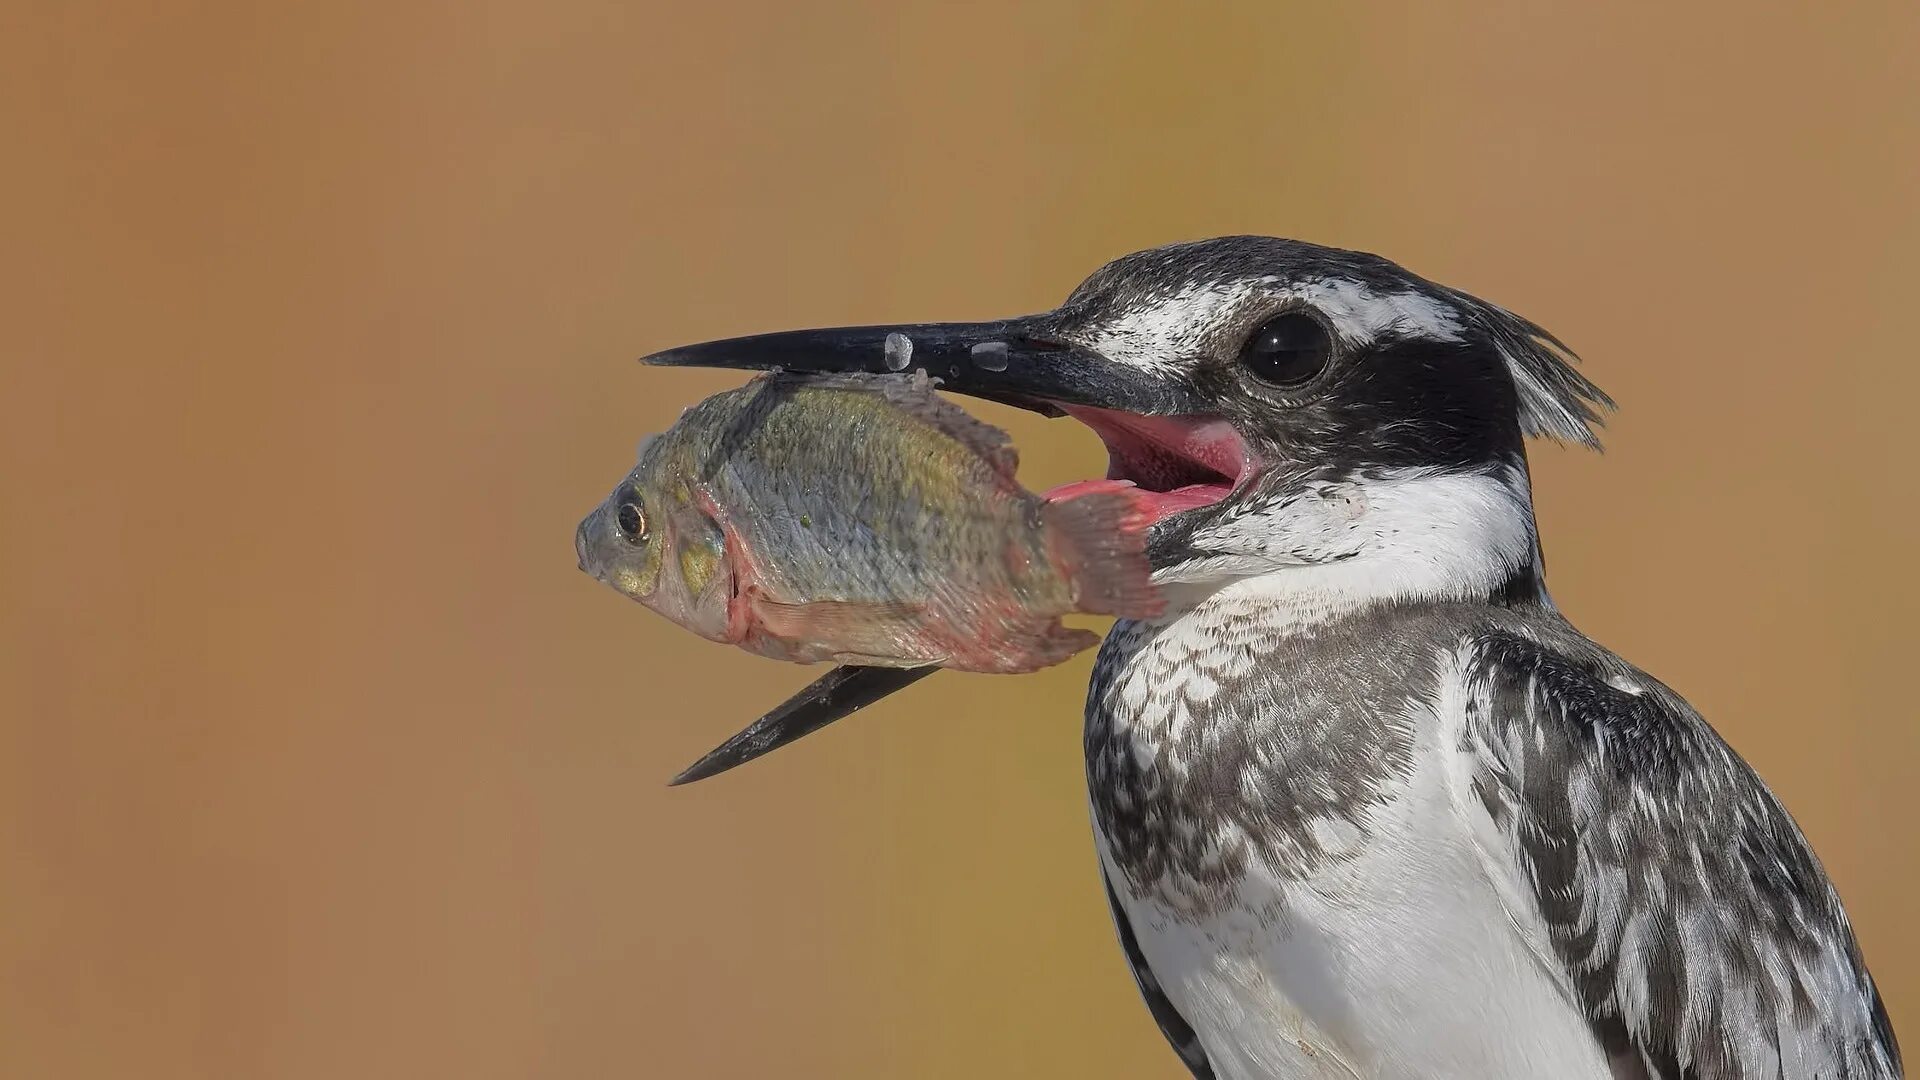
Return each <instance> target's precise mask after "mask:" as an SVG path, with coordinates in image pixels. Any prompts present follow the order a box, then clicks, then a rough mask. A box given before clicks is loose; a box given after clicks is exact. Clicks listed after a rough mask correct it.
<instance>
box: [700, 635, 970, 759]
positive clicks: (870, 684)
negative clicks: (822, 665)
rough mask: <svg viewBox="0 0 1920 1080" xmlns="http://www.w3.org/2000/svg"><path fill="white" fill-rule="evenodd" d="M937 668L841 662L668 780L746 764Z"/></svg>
mask: <svg viewBox="0 0 1920 1080" xmlns="http://www.w3.org/2000/svg"><path fill="white" fill-rule="evenodd" d="M938 670H939V669H938V668H930V667H920V668H884V667H854V666H851V665H849V666H843V667H837V668H834V669H833V670H832V671H829V672H827V673H826V674H825V675H822V676H821V677H820V678H818V679H815V680H814V681H813V682H812V683H811V684H809V685H808V686H807V688H806V689H804V690H802V691H800V692H799V693H797V694H795V695H793V696H792V697H790V698H788V699H787V700H786V701H785V702H783V703H781V705H780V706H779V707H778V708H776V709H774V710H773V711H772V712H770V713H768V714H767V715H765V716H763V717H761V718H760V719H758V720H755V721H754V722H753V723H751V724H748V725H747V727H746V730H744V731H742V732H740V734H738V735H735V736H734V737H733V738H731V739H728V740H727V741H726V742H724V743H721V744H720V745H719V746H718V747H716V748H715V749H714V750H713V751H711V752H710V753H708V754H707V756H706V757H703V758H701V759H700V760H699V761H696V762H694V763H693V764H691V765H689V766H687V767H686V769H685V770H683V771H682V772H681V773H680V775H679V776H676V777H674V778H673V779H672V780H671V781H669V785H670V786H678V785H680V784H691V783H693V782H694V781H695V780H705V779H706V778H707V777H709V776H717V775H719V774H720V773H723V772H726V771H727V770H728V769H731V768H733V767H734V766H736V765H745V764H746V763H747V762H749V761H752V760H753V759H754V758H757V757H759V756H760V755H762V754H768V753H772V752H773V751H775V750H778V749H780V748H781V747H783V746H785V745H787V744H788V743H790V742H792V741H794V740H795V739H798V738H800V737H802V736H805V735H811V734H813V733H814V732H816V731H819V730H820V729H821V728H823V727H826V726H827V725H828V724H831V723H833V722H834V721H835V720H838V719H840V718H841V717H845V716H851V715H853V714H854V713H856V712H859V711H860V710H861V709H864V708H866V707H867V706H869V705H871V704H873V703H874V702H876V701H879V700H880V699H881V698H883V697H886V696H887V695H888V694H891V693H893V692H894V691H895V690H900V689H903V688H905V687H907V686H909V685H911V684H913V683H915V682H918V681H919V680H921V679H924V678H926V677H927V676H928V675H931V674H933V673H934V672H935V671H938Z"/></svg>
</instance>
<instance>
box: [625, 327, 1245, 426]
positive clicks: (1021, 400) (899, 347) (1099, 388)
mask: <svg viewBox="0 0 1920 1080" xmlns="http://www.w3.org/2000/svg"><path fill="white" fill-rule="evenodd" d="M1053 326H1054V317H1053V316H1052V315H1031V316H1027V317H1025V318H1019V319H1002V320H999V321H997V322H982V323H917V324H912V323H910V324H904V325H900V326H847V327H839V328H835V329H830V330H788V331H784V332H781V333H775V334H756V335H754V336H752V337H740V338H727V339H725V340H723V341H710V342H707V343H706V344H704V345H688V346H685V347H682V348H678V349H668V350H667V351H665V352H659V353H655V354H653V355H652V356H649V357H646V358H644V359H643V360H642V361H641V362H642V363H646V364H657V365H661V366H664V367H714V368H748V369H752V370H757V371H774V370H778V371H788V372H794V373H796V374H808V373H812V374H827V373H840V372H866V373H869V374H875V375H881V374H887V373H889V372H906V371H925V372H926V373H927V374H928V375H929V376H930V377H932V378H934V379H936V380H938V383H939V386H940V389H942V390H949V391H952V392H954V393H957V394H968V395H971V396H973V397H979V398H986V399H988V400H990V401H998V402H1002V403H1004V404H1008V405H1017V406H1020V407H1021V408H1025V409H1032V410H1034V411H1036V412H1042V413H1046V414H1047V415H1049V416H1058V415H1060V410H1059V408H1058V407H1057V406H1058V405H1059V404H1069V405H1093V406H1098V407H1100V408H1104V409H1117V410H1120V411H1122V412H1130V413H1137V414H1143V415H1158V416H1172V415H1190V414H1195V413H1202V412H1206V411H1207V407H1206V405H1205V404H1204V403H1203V402H1202V401H1201V400H1200V399H1199V398H1197V397H1196V396H1195V395H1194V393H1193V391H1192V389H1191V388H1190V387H1188V386H1187V385H1186V383H1185V382H1184V381H1183V380H1181V379H1179V378H1178V377H1177V376H1173V375H1169V374H1165V373H1162V372H1158V371H1153V370H1150V369H1146V368H1139V367H1134V366H1131V365H1128V364H1120V363H1116V362H1114V361H1112V360H1109V359H1107V358H1106V357H1104V356H1102V355H1100V354H1099V353H1097V352H1094V351H1093V350H1091V349H1087V348H1083V347H1081V346H1078V345H1074V344H1072V343H1071V342H1067V341H1065V340H1062V339H1061V338H1060V336H1059V335H1058V334H1057V333H1055V332H1054V330H1053Z"/></svg>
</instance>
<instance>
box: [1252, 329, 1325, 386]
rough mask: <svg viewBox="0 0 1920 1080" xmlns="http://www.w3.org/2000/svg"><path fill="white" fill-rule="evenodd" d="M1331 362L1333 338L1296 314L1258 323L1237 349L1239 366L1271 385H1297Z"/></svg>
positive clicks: (1323, 369) (1322, 369) (1319, 371)
mask: <svg viewBox="0 0 1920 1080" xmlns="http://www.w3.org/2000/svg"><path fill="white" fill-rule="evenodd" d="M1332 359H1333V338H1332V337H1331V336H1329V335H1328V334H1327V328H1326V327H1324V326H1322V325H1320V320H1318V319H1316V318H1314V317H1313V316H1311V315H1308V314H1305V313H1304V312H1299V311H1289V312H1287V313H1286V314H1284V315H1276V316H1274V317H1273V318H1271V319H1268V320H1267V321H1266V322H1264V323H1261V324H1260V329H1258V330H1255V331H1254V332H1253V336H1252V337H1249V338H1248V339H1247V343H1246V344H1245V345H1243V346H1241V347H1240V364H1241V366H1242V367H1245V368H1246V369H1247V371H1248V373H1249V374H1251V375H1252V376H1253V377H1254V378H1256V379H1259V380H1260V381H1261V382H1263V383H1268V384H1271V385H1273V386H1299V385H1300V384H1302V383H1304V382H1306V381H1308V380H1309V379H1312V378H1313V377H1314V376H1315V375H1318V374H1320V373H1321V372H1322V371H1325V370H1326V369H1327V363H1328V361H1330V360H1332Z"/></svg>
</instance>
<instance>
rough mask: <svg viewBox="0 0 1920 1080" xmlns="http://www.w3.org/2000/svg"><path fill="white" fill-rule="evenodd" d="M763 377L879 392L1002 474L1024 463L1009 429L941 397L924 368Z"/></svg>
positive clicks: (1011, 472)
mask: <svg viewBox="0 0 1920 1080" xmlns="http://www.w3.org/2000/svg"><path fill="white" fill-rule="evenodd" d="M762 378H765V379H770V380H771V379H791V380H793V381H795V382H798V383H801V384H802V385H807V386H824V387H830V388H834V389H845V390H858V391H861V392H863V393H869V394H879V395H880V396H881V397H882V398H884V399H885V400H886V402H887V404H889V405H892V406H893V407H894V408H896V409H899V410H900V411H901V412H904V413H906V414H907V415H909V416H912V417H915V418H917V419H919V420H923V421H925V422H926V423H928V424H931V425H933V427H935V428H937V429H938V430H939V431H941V432H942V433H944V434H946V435H949V436H952V437H953V438H954V439H956V440H957V441H959V443H960V445H962V446H965V447H966V448H967V449H969V450H972V451H973V452H974V453H976V454H979V455H980V456H981V457H982V458H983V459H985V460H986V461H987V463H988V464H990V465H992V466H993V470H994V471H995V472H996V473H998V474H999V475H1001V476H1002V477H1004V478H1006V479H1008V480H1012V479H1013V478H1014V472H1015V471H1016V470H1017V469H1018V468H1019V466H1020V453H1019V451H1017V450H1015V449H1014V446H1013V440H1012V439H1011V438H1009V437H1008V435H1007V433H1006V432H1005V431H1002V430H1001V429H999V428H997V427H994V426H993V425H992V424H989V423H987V422H986V421H984V420H981V419H979V418H977V417H975V416H974V415H972V414H971V413H969V412H967V411H966V410H965V409H962V408H961V407H960V406H958V405H955V404H954V403H953V402H951V401H948V400H947V399H946V398H943V397H941V396H940V395H939V394H938V393H936V392H935V390H934V381H933V380H932V379H930V378H928V377H927V373H926V372H924V371H916V372H913V373H912V374H900V375H866V374H834V375H806V376H797V375H779V374H773V375H765V376H762Z"/></svg>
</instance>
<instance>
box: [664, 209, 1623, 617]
mask: <svg viewBox="0 0 1920 1080" xmlns="http://www.w3.org/2000/svg"><path fill="white" fill-rule="evenodd" d="M647 360H648V362H649V363H653V364H665V365H693V366H706V367H735V368H756V369H774V368H777V369H785V370H790V371H797V372H808V371H813V372H827V371H832V372H845V371H865V372H874V373H880V372H888V371H907V370H914V369H922V370H925V371H926V372H927V373H928V374H929V375H931V376H933V377H934V378H936V379H938V380H939V384H940V386H941V388H942V389H944V390H947V391H951V392H956V393H961V394H971V395H975V396H978V397H982V398H988V399H992V400H996V401H1001V402H1006V403H1010V404H1014V405H1019V406H1022V407H1025V408H1029V409H1034V410H1037V411H1040V412H1043V413H1047V414H1049V415H1062V414H1064V415H1070V416H1072V417H1074V418H1075V419H1077V420H1079V421H1081V422H1082V423H1084V424H1086V425H1087V426H1088V427H1090V428H1092V429H1093V431H1094V432H1095V433H1097V434H1098V435H1099V436H1100V438H1101V440H1102V441H1103V442H1104V443H1105V444H1106V447H1107V451H1108V459H1109V461H1108V470H1107V477H1108V478H1110V479H1119V480H1128V481H1132V482H1134V483H1135V484H1137V485H1138V486H1139V487H1141V488H1142V489H1143V490H1146V491H1149V492H1151V493H1153V501H1154V505H1155V521H1154V524H1153V526H1152V531H1151V533H1150V542H1149V548H1148V553H1149V556H1150V558H1151V560H1152V562H1153V566H1154V569H1155V579H1156V581H1158V582H1160V583H1161V584H1162V585H1163V586H1164V587H1165V588H1166V589H1167V591H1168V592H1169V594H1170V595H1171V596H1173V597H1175V598H1176V600H1177V598H1178V597H1180V596H1183V595H1184V596H1192V597H1200V596H1204V595H1207V594H1208V593H1210V592H1211V591H1213V590H1216V589H1218V588H1220V587H1222V586H1224V585H1226V584H1228V583H1231V582H1238V581H1246V580H1249V579H1256V580H1258V581H1260V582H1263V583H1265V586H1266V587H1270V588H1271V589H1273V590H1276V591H1277V592H1280V593H1287V592H1293V593H1297V594H1299V595H1302V596H1308V597H1312V598H1314V599H1315V602H1327V603H1336V604H1346V603H1364V602H1371V601H1375V600H1385V599H1407V598H1434V599H1445V598H1459V599H1467V598H1480V597H1488V598H1494V599H1501V598H1513V597H1516V596H1533V595H1544V594H1543V593H1542V592H1541V586H1540V583H1539V572H1538V564H1539V555H1538V544H1537V540H1536V536H1535V529H1534V523H1533V513H1532V500H1531V495H1530V492H1529V488H1528V481H1527V469H1526V457H1525V449H1524V442H1525V439H1526V437H1527V436H1530V435H1531V436H1543V437H1547V438H1552V439H1557V440H1561V441H1565V442H1572V443H1578V444H1586V445H1597V440H1596V438H1595V435H1594V430H1593V429H1594V426H1595V425H1596V424H1597V422H1598V419H1599V414H1600V411H1601V410H1602V409H1604V408H1607V407H1610V406H1611V404H1612V403H1611V402H1610V401H1609V400H1608V399H1607V397H1606V395H1605V394H1603V393H1602V392H1601V391H1600V390H1599V388H1597V387H1596V386H1594V385H1593V384H1592V383H1591V382H1589V381H1587V380H1586V379H1585V378H1584V377H1582V376H1581V375H1580V374H1579V373H1578V372H1577V371H1576V370H1575V369H1574V367H1573V365H1572V360H1573V357H1572V354H1571V353H1570V352H1569V351H1568V350H1567V349H1566V348H1565V347H1564V346H1562V345H1561V344H1560V343H1559V341H1557V340H1556V339H1555V338H1554V337H1553V336H1552V335H1550V334H1548V333H1547V332H1546V331H1544V330H1542V329H1541V328H1540V327H1539V326H1536V325H1535V324H1533V323H1531V322H1528V321H1527V320H1525V319H1523V318H1520V317H1519V316H1517V315H1514V314H1512V313H1510V312H1508V311H1506V310H1504V309H1502V308H1499V307H1496V306H1494V305H1492V304H1489V303H1486V302H1485V301H1482V300H1479V299H1476V298H1474V297H1472V296H1469V295H1467V294H1465V293H1463V292H1460V291H1458V290H1455V289H1450V288H1447V287H1446V286H1443V285H1438V284H1435V283H1433V282H1431V281H1428V280H1426V279H1424V278H1421V277H1419V276H1418V275H1415V274H1413V273H1412V272H1410V271H1408V270H1406V269H1404V268H1402V267H1400V266H1398V265H1396V264H1394V263H1392V262H1389V261H1387V260H1386V259H1382V258H1379V257H1377V256H1374V255H1368V254H1364V253H1360V252H1353V251H1343V250H1339V249H1334V248H1327V247H1321V246H1318V245H1314V244H1308V243H1302V242H1299V241H1294V240H1283V239H1277V238H1270V237H1255V236H1234V237H1222V238H1218V239H1212V240H1203V241H1197V242H1192V243H1183V244H1174V245H1169V246H1166V247H1159V248H1153V249H1150V250H1147V251H1142V252H1137V253H1135V254H1132V255H1127V256H1124V257H1122V258H1120V259H1116V260H1115V261H1113V262H1111V263H1108V264H1107V265H1106V266H1103V267H1101V268H1100V269H1099V270H1097V271H1095V272H1094V274H1093V275H1092V276H1091V277H1089V278H1088V279H1087V280H1086V281H1085V282H1083V283H1081V285H1080V286H1079V287H1078V288H1076V289H1075V290H1074V291H1073V293H1072V294H1071V295H1070V296H1069V297H1068V298H1067V300H1066V302H1065V303H1064V304H1062V305H1061V306H1060V307H1058V308H1056V309H1054V310H1052V311H1048V312H1044V313H1041V314H1037V315H1030V316H1023V317H1019V318H1012V319H1001V320H995V321H991V322H980V323H931V324H908V325H896V326H866V327H846V328H837V329H828V330H802V331H791V332H785V333H776V334H763V335H758V336H754V337H746V338H734V339H729V340H725V341H717V342H710V343H707V344H704V345H694V346H689V347H686V348H681V349H674V350H670V351H668V352H665V353H660V354H657V355H655V356H652V357H648V358H647ZM1069 487H1071V485H1069ZM1178 606H1179V605H1178V603H1177V602H1176V604H1175V608H1176V610H1177V609H1178Z"/></svg>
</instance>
